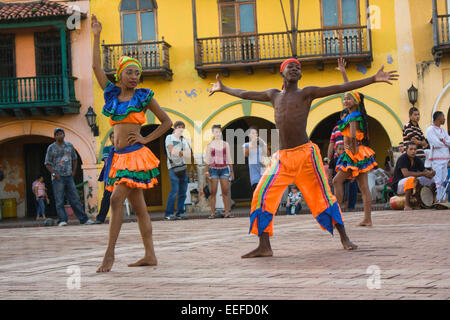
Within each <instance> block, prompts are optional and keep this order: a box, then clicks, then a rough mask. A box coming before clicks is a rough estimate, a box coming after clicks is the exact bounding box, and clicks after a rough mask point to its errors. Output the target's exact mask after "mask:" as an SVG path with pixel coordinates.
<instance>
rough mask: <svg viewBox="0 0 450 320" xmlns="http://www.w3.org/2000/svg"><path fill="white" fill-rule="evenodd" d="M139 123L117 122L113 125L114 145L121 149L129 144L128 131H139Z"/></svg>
mask: <svg viewBox="0 0 450 320" xmlns="http://www.w3.org/2000/svg"><path fill="white" fill-rule="evenodd" d="M140 131H141V125H140V124H137V123H118V124H116V125H114V147H115V148H116V149H122V148H125V147H126V146H128V145H130V143H128V137H129V135H130V133H132V132H135V133H140Z"/></svg>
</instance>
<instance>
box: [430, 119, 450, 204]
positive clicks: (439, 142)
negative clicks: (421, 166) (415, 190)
mask: <svg viewBox="0 0 450 320" xmlns="http://www.w3.org/2000/svg"><path fill="white" fill-rule="evenodd" d="M444 123H445V115H444V113H443V112H441V111H437V112H435V113H434V114H433V124H432V125H431V126H430V127H428V129H427V131H426V136H427V140H428V142H429V143H430V157H429V160H430V161H431V167H432V168H433V170H434V171H436V175H435V176H434V182H435V183H436V193H437V196H436V200H437V202H445V200H444V199H445V184H444V183H445V181H447V176H448V170H447V165H448V161H449V160H450V152H449V147H450V137H449V135H448V132H447V131H446V130H444V129H443V128H441V125H443V124H444Z"/></svg>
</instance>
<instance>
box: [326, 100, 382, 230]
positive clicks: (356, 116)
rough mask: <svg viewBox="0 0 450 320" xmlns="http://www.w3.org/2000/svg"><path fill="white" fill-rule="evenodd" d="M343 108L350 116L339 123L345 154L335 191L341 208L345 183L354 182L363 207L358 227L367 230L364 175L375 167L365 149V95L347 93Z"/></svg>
mask: <svg viewBox="0 0 450 320" xmlns="http://www.w3.org/2000/svg"><path fill="white" fill-rule="evenodd" d="M344 107H345V108H347V109H348V111H349V115H347V116H346V117H345V118H344V119H342V120H340V121H339V122H338V126H339V130H340V131H341V132H342V135H343V136H344V148H345V151H344V153H343V154H342V155H341V156H340V157H339V159H338V161H337V164H336V171H337V174H336V176H335V177H334V179H333V185H334V191H335V193H336V198H337V200H338V202H339V204H340V205H342V202H343V197H344V191H343V184H344V181H345V180H346V179H353V178H356V180H357V181H358V186H359V189H360V190H361V193H362V198H363V203H364V219H363V221H362V222H361V223H359V224H358V226H366V227H370V226H372V216H371V204H372V197H371V194H370V190H369V185H368V176H367V173H368V172H369V171H370V170H372V169H373V168H374V167H375V166H376V165H377V163H376V162H375V158H374V156H375V152H374V151H373V150H372V149H371V148H369V147H368V144H369V137H368V122H367V112H366V108H365V106H364V95H363V94H361V93H358V92H356V91H350V92H347V93H346V94H345V96H344Z"/></svg>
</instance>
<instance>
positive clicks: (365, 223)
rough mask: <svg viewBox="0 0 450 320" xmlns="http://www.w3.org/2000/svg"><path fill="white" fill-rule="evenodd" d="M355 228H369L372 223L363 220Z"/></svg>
mask: <svg viewBox="0 0 450 320" xmlns="http://www.w3.org/2000/svg"><path fill="white" fill-rule="evenodd" d="M356 226H357V227H371V226H372V221H368V220H363V221H361V222H360V223H359V224H357V225H356Z"/></svg>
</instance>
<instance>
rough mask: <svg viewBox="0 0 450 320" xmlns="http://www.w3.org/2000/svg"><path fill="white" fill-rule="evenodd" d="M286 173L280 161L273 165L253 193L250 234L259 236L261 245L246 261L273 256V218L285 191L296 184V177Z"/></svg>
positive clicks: (248, 255)
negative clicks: (290, 185)
mask: <svg viewBox="0 0 450 320" xmlns="http://www.w3.org/2000/svg"><path fill="white" fill-rule="evenodd" d="M286 171H287V169H286V168H285V166H284V165H283V164H282V163H281V162H280V161H276V162H274V163H272V164H271V165H270V166H269V168H267V169H266V171H265V172H264V175H263V176H262V177H261V179H260V180H259V183H258V185H257V187H256V189H255V191H254V192H253V199H252V206H251V215H250V232H251V233H253V234H255V235H258V236H259V245H258V247H257V248H256V249H254V250H252V251H250V252H249V253H247V254H245V255H243V256H242V258H244V259H245V258H256V257H271V256H272V255H273V252H272V248H271V246H270V240H269V238H270V236H272V235H273V216H274V215H275V214H276V212H277V210H278V207H279V205H280V201H281V198H282V197H283V193H284V191H285V190H286V188H287V187H288V185H289V184H290V183H292V182H294V176H293V175H292V174H288V173H287V172H286Z"/></svg>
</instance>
